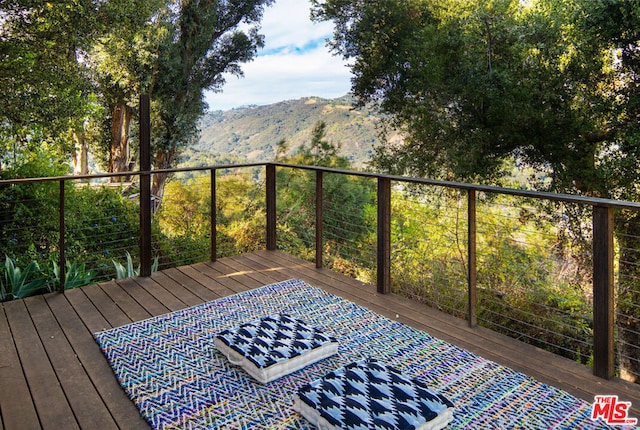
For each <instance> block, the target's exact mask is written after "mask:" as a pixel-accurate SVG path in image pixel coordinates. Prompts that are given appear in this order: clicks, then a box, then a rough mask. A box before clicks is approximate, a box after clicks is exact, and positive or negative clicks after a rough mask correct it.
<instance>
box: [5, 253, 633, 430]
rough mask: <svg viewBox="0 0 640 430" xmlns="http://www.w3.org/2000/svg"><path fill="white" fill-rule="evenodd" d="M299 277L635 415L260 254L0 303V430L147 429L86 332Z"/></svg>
mask: <svg viewBox="0 0 640 430" xmlns="http://www.w3.org/2000/svg"><path fill="white" fill-rule="evenodd" d="M292 278H297V279H302V280H304V281H306V282H307V283H309V284H311V285H313V286H316V287H319V288H322V289H324V290H325V291H327V292H329V293H332V294H335V295H338V296H341V297H344V298H345V299H347V300H350V301H353V302H355V303H357V304H359V305H361V306H365V307H367V308H369V309H371V310H373V311H374V312H376V313H378V314H381V315H384V316H386V317H389V318H391V319H396V320H398V321H400V322H402V323H405V324H408V325H410V326H412V327H415V328H417V329H420V330H423V331H426V332H428V333H429V334H431V335H432V336H435V337H438V338H440V339H442V340H445V341H447V342H450V343H453V344H455V345H457V346H459V347H462V348H465V349H467V350H469V351H471V352H473V353H475V354H478V355H480V356H482V357H484V358H487V359H490V360H493V361H495V362H498V363H499V364H502V365H505V366H508V367H510V368H512V369H515V370H517V371H520V372H523V373H526V374H527V375H530V376H532V377H534V378H536V379H538V380H540V381H542V382H544V383H547V384H550V385H553V386H556V387H558V388H562V389H564V390H566V391H568V392H569V393H571V394H573V395H575V396H577V397H580V398H582V399H585V400H586V401H588V402H590V403H591V402H593V397H594V395H596V394H601V395H603V394H617V395H618V396H619V397H620V399H621V400H625V401H630V402H632V410H631V413H630V415H631V416H633V417H640V389H639V387H638V386H637V385H634V384H631V383H628V382H624V381H621V380H618V379H614V380H610V381H607V380H604V379H601V378H597V377H595V376H593V375H592V373H591V370H590V369H589V368H587V367H585V366H582V365H580V364H578V363H575V362H572V361H570V360H567V359H564V358H562V357H559V356H556V355H553V354H551V353H548V352H546V351H543V350H540V349H538V348H535V347H532V346H530V345H527V344H524V343H521V342H518V341H516V340H513V339H510V338H507V337H505V336H503V335H500V334H498V333H495V332H492V331H490V330H487V329H484V328H482V327H475V328H469V326H468V324H467V322H466V321H462V320H459V319H456V318H453V317H451V316H449V315H446V314H443V313H441V312H438V311H436V310H434V309H431V308H428V307H426V306H424V305H421V304H418V303H416V302H413V301H410V300H407V299H404V298H401V297H398V296H394V295H380V294H378V293H377V292H376V289H375V288H374V287H372V286H369V285H365V284H363V283H361V282H359V281H356V280H353V279H351V278H347V277H345V276H342V275H340V274H337V273H335V272H332V271H329V270H327V269H316V268H315V266H314V265H313V264H311V263H308V262H305V261H303V260H300V259H298V258H295V257H292V256H290V255H287V254H284V253H282V252H278V251H260V252H256V253H252V254H245V255H241V256H236V257H228V258H224V259H221V260H218V261H217V262H215V263H199V264H194V265H191V266H183V267H179V268H174V269H168V270H164V271H161V272H157V273H154V274H153V275H152V276H151V277H150V278H130V279H125V280H119V281H112V282H106V283H101V284H97V285H92V286H88V287H84V288H80V289H74V290H69V291H67V292H66V293H65V294H64V295H63V294H59V293H53V294H48V295H45V296H37V297H31V298H28V299H26V300H18V301H13V302H6V303H4V304H0V418H1V419H0V430H2V429H37V428H44V429H47V428H51V429H56V430H57V429H73V428H83V429H97V428H99V429H110V428H114V429H115V428H121V429H137V428H149V426H148V425H147V424H146V422H145V421H144V420H142V418H140V415H139V413H138V410H137V409H136V408H135V406H134V405H133V403H132V402H131V401H130V400H129V399H128V398H127V396H126V395H125V393H124V391H123V390H122V389H121V388H120V386H119V385H118V383H117V381H116V379H115V377H114V375H113V373H112V372H111V369H110V367H109V365H108V364H107V361H106V360H105V358H104V356H103V355H102V353H101V352H100V349H99V348H98V345H97V344H96V343H95V341H94V339H93V336H92V333H94V332H97V331H100V330H104V329H108V328H111V327H117V326H120V325H123V324H127V323H130V322H133V321H139V320H142V319H146V318H149V317H152V316H155V315H160V314H164V313H167V312H171V311H175V310H179V309H183V308H185V307H189V306H193V305H197V304H200V303H203V302H205V301H209V300H214V299H217V298H220V297H223V296H228V295H231V294H235V293H238V292H241V291H245V290H248V289H252V288H257V287H260V286H262V285H265V284H271V283H275V282H280V281H283V280H287V279H292Z"/></svg>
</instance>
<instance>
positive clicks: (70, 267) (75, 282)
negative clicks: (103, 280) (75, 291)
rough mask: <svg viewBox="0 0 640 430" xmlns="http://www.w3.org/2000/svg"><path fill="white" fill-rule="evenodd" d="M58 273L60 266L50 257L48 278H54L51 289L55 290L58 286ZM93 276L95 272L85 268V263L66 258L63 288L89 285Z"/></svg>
mask: <svg viewBox="0 0 640 430" xmlns="http://www.w3.org/2000/svg"><path fill="white" fill-rule="evenodd" d="M60 275H61V271H60V266H59V265H58V263H57V262H56V261H55V260H54V259H51V274H50V276H49V278H50V279H53V280H54V285H53V286H52V287H51V290H57V289H58V288H59V287H60V282H61V276H60ZM94 277H95V273H94V272H93V271H91V270H87V269H86V264H85V263H77V262H75V261H74V262H72V261H70V260H67V262H66V263H65V272H64V288H65V289H66V290H69V289H71V288H78V287H84V286H85V285H89V284H90V283H91V282H92V281H93V278H94Z"/></svg>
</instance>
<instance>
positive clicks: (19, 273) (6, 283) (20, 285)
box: [0, 256, 50, 301]
mask: <svg viewBox="0 0 640 430" xmlns="http://www.w3.org/2000/svg"><path fill="white" fill-rule="evenodd" d="M43 291H50V290H49V288H48V285H47V280H46V279H45V278H44V277H42V276H41V273H40V267H39V266H38V263H37V262H35V261H32V262H31V263H29V264H28V265H27V267H25V268H24V270H22V269H20V268H19V267H16V265H15V264H14V263H13V261H12V260H11V259H10V258H9V257H8V256H6V257H5V261H4V273H3V276H1V277H0V301H6V300H14V299H23V298H25V297H29V296H32V295H34V294H36V293H40V292H43Z"/></svg>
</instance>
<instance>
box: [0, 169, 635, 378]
mask: <svg viewBox="0 0 640 430" xmlns="http://www.w3.org/2000/svg"><path fill="white" fill-rule="evenodd" d="M155 175H165V176H166V175H168V180H167V182H166V185H165V187H164V193H163V195H162V196H152V195H151V194H150V193H149V191H145V190H148V189H149V187H148V186H142V185H144V184H145V183H146V181H149V183H151V181H153V178H154V176H155ZM125 179H127V180H131V182H119V181H124V180H125ZM109 181H112V182H114V183H111V182H109ZM0 197H2V199H1V200H0V201H1V202H2V203H1V204H0V236H1V239H2V241H3V242H2V243H4V247H3V248H2V257H3V260H4V261H5V273H8V272H9V271H12V273H13V274H14V275H15V274H16V273H18V272H17V271H16V268H22V269H26V268H28V267H30V268H31V269H32V270H31V271H30V272H28V273H29V274H30V275H29V276H32V278H33V279H26V277H24V276H23V278H24V279H22V280H21V281H20V282H21V283H20V282H18V281H16V280H15V279H17V278H15V277H14V278H15V279H14V278H12V279H14V280H13V281H12V282H13V283H14V284H16V285H8V283H7V281H6V280H7V279H8V277H5V278H4V279H5V280H4V281H3V289H2V292H3V293H2V294H3V297H2V298H3V300H6V299H11V298H17V297H22V296H25V295H27V293H29V292H34V291H36V290H38V291H53V290H56V289H57V290H63V289H64V288H73V287H76V286H80V285H82V284H83V282H84V283H89V282H102V281H107V280H110V279H115V278H117V277H120V276H132V275H137V274H139V273H143V274H144V273H150V272H151V270H152V269H163V268H169V267H175V266H181V265H188V264H193V263H196V262H202V261H207V260H215V259H216V258H220V257H225V256H231V255H235V254H241V253H246V252H252V251H254V250H258V249H265V248H267V249H281V250H284V251H286V252H289V253H291V254H294V255H297V256H299V257H301V258H304V259H306V260H308V261H314V262H315V263H316V266H317V267H327V268H329V269H331V270H334V271H338V272H341V273H344V274H347V275H349V276H352V277H356V278H358V279H360V280H362V281H364V282H368V283H371V284H376V285H377V286H378V291H379V292H381V293H387V292H390V291H391V292H394V293H396V294H401V295H405V296H407V297H410V298H412V299H414V300H418V301H421V302H423V303H426V304H428V305H430V306H433V307H435V308H438V309H440V310H442V311H444V312H447V313H449V314H452V315H454V316H457V317H459V318H464V319H466V320H468V321H469V324H470V325H471V326H473V325H476V324H479V325H482V326H486V327H488V328H491V329H492V330H495V331H499V332H501V333H504V334H506V335H509V336H511V337H514V338H517V339H520V340H522V341H524V342H527V343H531V344H534V345H536V346H539V347H541V348H544V349H548V350H550V351H553V352H555V353H557V354H560V355H563V356H565V357H568V358H570V359H572V360H575V361H579V362H581V363H584V364H588V365H592V366H593V368H594V373H595V374H597V375H599V376H603V377H606V378H608V377H611V376H613V375H614V374H617V375H620V376H623V377H625V378H627V379H634V378H636V379H637V378H638V377H639V375H638V369H639V368H640V361H639V357H640V319H639V316H640V303H639V300H638V299H639V297H640V287H639V285H640V282H639V281H640V271H639V270H638V269H639V268H640V241H639V240H638V238H640V227H639V226H638V225H637V224H638V223H637V221H636V218H637V214H638V213H639V212H640V204H638V203H633V202H622V201H614V200H607V199H591V198H587V197H581V196H570V195H562V194H552V193H538V192H533V191H525V190H516V189H508V188H498V187H486V186H480V185H474V184H463V183H454V182H443V181H433V180H428V179H420V178H405V177H400V176H389V175H380V174H375V173H370V172H356V171H343V170H337V169H330V168H322V167H314V166H295V165H287V164H282V163H268V164H244V165H234V166H209V167H201V168H182V169H166V170H154V171H142V172H127V173H123V174H113V175H108V174H104V175H90V176H82V177H55V178H33V179H16V180H7V181H0ZM145 202H150V205H149V206H150V208H149V209H145V208H146V207H147V205H146V204H143V203H145ZM146 210H148V211H149V212H150V213H149V214H145V211H146ZM147 231H148V233H145V232H147ZM614 232H615V234H614ZM614 238H615V241H614ZM145 244H148V246H149V248H148V249H150V255H149V256H148V257H144V255H143V254H145V253H143V252H142V251H141V250H143V249H145V248H144V247H145ZM32 263H35V264H34V265H32V266H30V265H31V264H32ZM614 263H615V264H614ZM11 265H13V266H12V267H13V268H11V267H10V266H11ZM21 273H23V274H24V273H25V271H24V270H22V271H21ZM614 275H615V276H614ZM38 276H39V277H40V278H38ZM38 279H39V281H38V282H35V283H32V281H37V280H38ZM40 281H43V282H44V283H43V282H40ZM614 304H615V306H614Z"/></svg>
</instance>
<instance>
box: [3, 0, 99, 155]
mask: <svg viewBox="0 0 640 430" xmlns="http://www.w3.org/2000/svg"><path fill="white" fill-rule="evenodd" d="M98 17H99V5H98V4H97V3H95V4H94V3H93V2H92V1H90V0H78V1H74V2H70V3H69V2H33V1H26V0H8V1H4V2H2V3H0V59H1V60H0V86H1V87H2V88H3V91H2V92H1V93H0V137H2V140H3V142H4V147H2V148H1V149H0V157H1V160H0V162H1V163H2V164H3V165H4V166H7V165H11V164H15V163H18V162H20V158H21V156H22V154H23V153H25V152H33V151H37V150H38V149H39V147H40V145H41V144H53V142H52V141H53V140H54V139H56V142H55V144H53V146H57V148H58V151H57V155H56V156H57V157H60V158H64V157H68V155H69V154H70V153H71V152H72V151H73V146H72V139H70V136H69V135H68V134H67V132H68V130H69V129H70V128H74V126H76V125H77V124H76V122H75V120H76V118H78V117H81V116H82V113H83V112H84V110H85V106H86V99H85V96H86V95H87V93H88V92H89V91H90V83H89V80H88V79H87V76H86V74H85V73H84V67H83V66H82V64H80V63H79V61H78V58H79V57H81V56H82V55H83V52H84V50H85V49H86V48H87V46H88V45H89V44H90V43H91V41H92V40H93V38H94V36H95V34H96V31H97V29H98V28H99V25H98V21H97V19H98ZM61 142H63V144H60V143H61Z"/></svg>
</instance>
